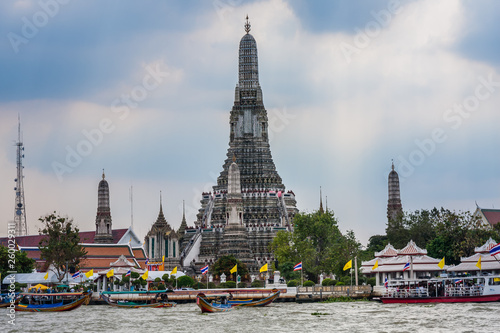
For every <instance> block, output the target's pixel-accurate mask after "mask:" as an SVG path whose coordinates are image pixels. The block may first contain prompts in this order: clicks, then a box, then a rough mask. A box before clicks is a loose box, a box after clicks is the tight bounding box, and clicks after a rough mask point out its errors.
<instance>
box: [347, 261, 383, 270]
mask: <svg viewBox="0 0 500 333" xmlns="http://www.w3.org/2000/svg"><path fill="white" fill-rule="evenodd" d="M376 268H378V260H377V261H375V265H373V267H372V271H373V270H374V269H376ZM344 271H345V269H344Z"/></svg>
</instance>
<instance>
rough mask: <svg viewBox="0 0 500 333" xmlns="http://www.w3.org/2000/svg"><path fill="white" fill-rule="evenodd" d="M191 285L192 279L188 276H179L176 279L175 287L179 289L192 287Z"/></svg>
mask: <svg viewBox="0 0 500 333" xmlns="http://www.w3.org/2000/svg"><path fill="white" fill-rule="evenodd" d="M193 284H194V280H193V278H192V277H190V276H187V275H183V276H180V277H179V278H178V279H177V286H178V287H179V288H182V287H192V286H193Z"/></svg>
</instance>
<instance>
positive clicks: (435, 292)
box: [380, 275, 500, 304]
mask: <svg viewBox="0 0 500 333" xmlns="http://www.w3.org/2000/svg"><path fill="white" fill-rule="evenodd" d="M380 301H381V302H382V303H386V304H390V303H480V302H498V301H500V276H492V275H491V276H470V277H454V278H434V279H429V280H397V281H391V283H388V286H387V288H386V291H385V293H384V295H383V296H382V297H380Z"/></svg>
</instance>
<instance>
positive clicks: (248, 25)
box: [245, 14, 250, 33]
mask: <svg viewBox="0 0 500 333" xmlns="http://www.w3.org/2000/svg"><path fill="white" fill-rule="evenodd" d="M245 31H246V32H247V33H249V32H250V22H249V21H248V14H247V22H246V23H245Z"/></svg>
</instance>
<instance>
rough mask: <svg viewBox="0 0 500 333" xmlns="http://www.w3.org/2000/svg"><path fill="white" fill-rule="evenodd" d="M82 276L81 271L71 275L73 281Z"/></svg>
mask: <svg viewBox="0 0 500 333" xmlns="http://www.w3.org/2000/svg"><path fill="white" fill-rule="evenodd" d="M79 276H80V271H78V272H76V273H75V274H73V275H71V277H72V278H73V279H76V278H77V277H79Z"/></svg>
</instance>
